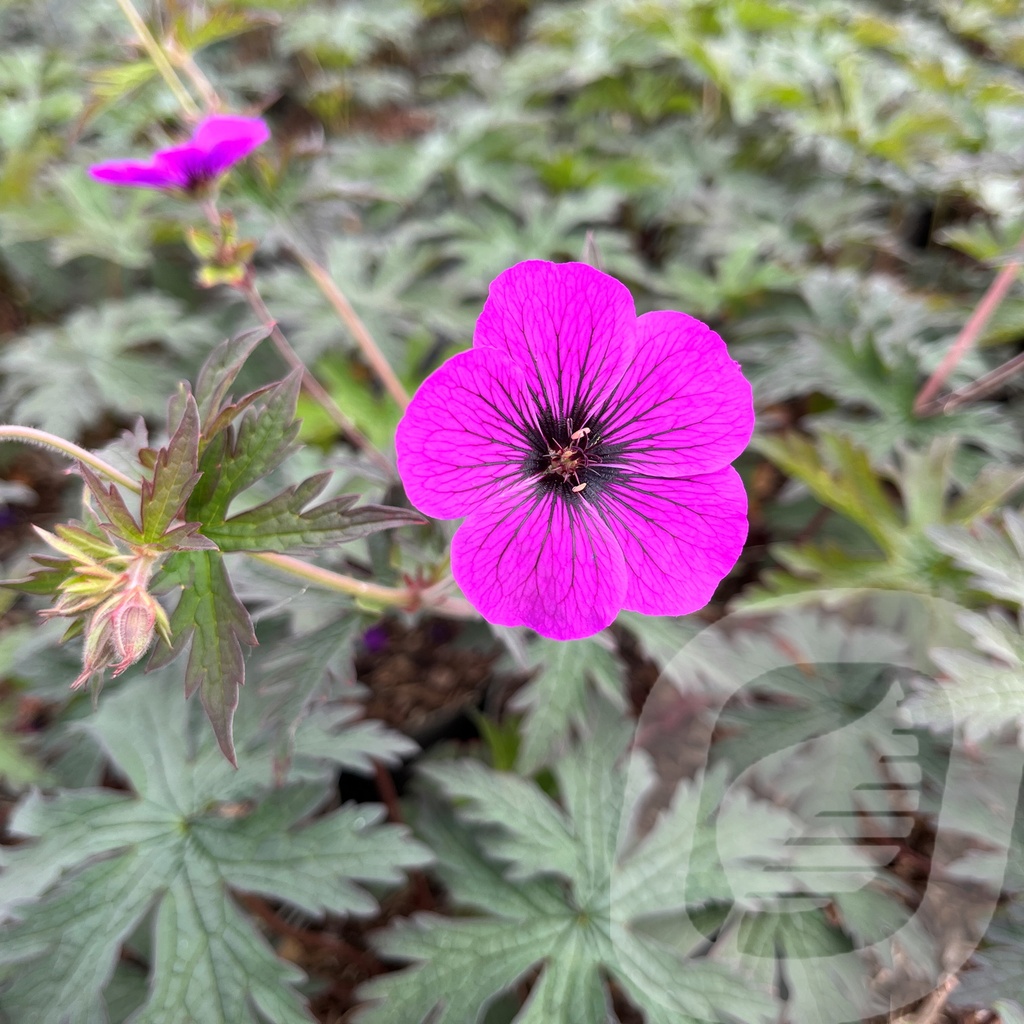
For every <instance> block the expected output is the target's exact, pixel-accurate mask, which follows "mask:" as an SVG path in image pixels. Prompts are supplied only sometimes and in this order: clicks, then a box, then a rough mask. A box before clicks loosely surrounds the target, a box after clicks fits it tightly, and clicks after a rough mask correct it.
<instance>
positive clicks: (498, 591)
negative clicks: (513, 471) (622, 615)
mask: <svg viewBox="0 0 1024 1024" xmlns="http://www.w3.org/2000/svg"><path fill="white" fill-rule="evenodd" d="M452 575H454V577H455V580H456V582H457V583H458V584H459V586H461V587H462V590H463V593H464V594H465V595H466V597H467V599H468V600H469V601H470V603H471V604H472V605H473V606H474V607H475V608H476V609H477V610H478V611H479V612H480V613H481V614H482V615H483V616H484V618H485V619H487V620H488V621H489V622H493V623H496V624H497V625H501V626H529V627H530V628H531V629H535V630H536V631H537V632H538V633H540V634H542V635H543V636H546V637H550V638H551V639H553V640H577V639H579V638H580V637H585V636H591V635H593V634H594V633H596V632H598V631H599V630H601V629H604V627H605V626H607V625H609V624H610V623H611V622H612V620H613V619H614V618H615V616H616V614H617V613H618V611H619V609H620V608H621V607H622V601H623V597H624V595H625V593H626V566H625V563H624V562H623V558H622V551H621V550H620V548H619V545H618V544H617V543H616V542H615V539H614V538H613V537H612V535H611V533H610V532H609V531H608V528H607V527H606V526H605V525H604V523H602V522H601V520H600V518H599V517H598V516H596V515H595V514H594V510H593V508H592V507H591V506H589V505H588V504H587V503H586V502H585V501H582V500H579V499H576V500H573V501H566V500H564V499H563V498H561V497H559V496H556V495H555V494H554V493H553V492H551V491H547V490H543V489H540V488H538V487H537V486H536V484H532V483H526V482H524V483H521V484H518V485H517V486H516V487H514V488H510V489H508V490H507V491H505V492H504V493H503V494H502V495H501V497H500V498H498V499H496V500H493V501H491V502H488V504H487V505H486V506H485V507H483V508H481V509H480V510H479V511H477V512H475V513H473V515H471V516H470V517H469V518H468V519H467V520H466V521H465V522H464V523H463V524H462V526H460V527H459V529H458V530H457V531H456V533H455V539H454V540H453V541H452Z"/></svg>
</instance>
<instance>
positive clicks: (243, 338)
mask: <svg viewBox="0 0 1024 1024" xmlns="http://www.w3.org/2000/svg"><path fill="white" fill-rule="evenodd" d="M268 334H270V328H269V327H263V326H260V327H254V328H253V329H252V330H251V331H244V332H243V333H241V334H236V335H235V337H233V338H228V339H227V340H226V341H222V342H221V343H220V344H219V345H218V346H217V347H216V348H215V349H214V350H213V351H212V352H211V353H210V355H209V358H208V359H207V360H206V362H205V363H203V368H202V369H201V370H200V371H199V377H198V378H197V379H196V404H197V405H198V406H199V416H200V418H201V419H202V421H203V423H204V424H206V427H207V429H206V430H204V432H203V433H204V434H205V436H207V437H210V436H211V434H212V431H211V430H210V429H209V427H210V424H209V421H210V420H211V419H213V418H214V417H215V416H216V415H217V413H219V412H220V410H221V407H222V406H223V405H224V402H225V400H226V399H227V395H228V391H229V390H230V388H231V385H232V384H234V382H235V378H236V377H237V376H238V373H239V371H240V370H241V369H242V367H243V366H244V365H245V361H246V360H247V359H248V358H249V356H250V355H251V354H252V351H253V349H254V348H256V346H257V345H258V344H259V343H260V342H261V341H262V340H263V339H264V338H265V337H267V335H268Z"/></svg>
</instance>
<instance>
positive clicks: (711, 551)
mask: <svg viewBox="0 0 1024 1024" xmlns="http://www.w3.org/2000/svg"><path fill="white" fill-rule="evenodd" d="M753 427H754V412H753V404H752V399H751V392H750V385H749V384H748V383H747V381H746V380H744V378H743V376H742V375H741V373H740V368H739V365H738V364H737V363H736V362H734V361H733V360H732V359H731V358H730V357H729V354H728V352H727V351H726V348H725V344H724V342H723V341H722V339H721V338H719V336H718V335H717V334H715V333H714V332H713V331H712V330H711V329H710V328H708V327H706V326H705V325H704V324H702V323H700V322H699V321H698V320H694V319H693V318H692V317H689V316H686V315H685V314H683V313H669V312H665V313H647V314H645V315H644V316H641V317H639V318H638V317H637V316H636V312H635V309H634V306H633V300H632V297H631V296H630V294H629V292H628V291H627V289H626V288H625V287H624V286H623V285H622V284H620V283H619V282H618V281H616V280H615V279H614V278H612V277H609V276H608V275H607V274H602V273H601V272H600V271H598V270H594V269H593V268H592V267H589V266H587V265H585V264H582V263H562V264H555V263H545V262H542V261H539V260H534V261H529V262H526V263H519V264H517V265H516V266H514V267H512V268H511V269H509V270H506V271H505V272H504V273H503V274H501V275H500V276H499V277H498V278H497V279H496V280H495V281H494V282H493V283H492V284H491V290H490V294H489V296H488V299H487V302H486V303H485V304H484V308H483V312H482V313H481V314H480V319H479V320H478V321H477V325H476V332H475V334H474V337H473V348H472V349H470V350H469V351H468V352H462V353H460V354H459V355H456V356H454V357H453V358H451V359H449V360H448V362H446V363H445V364H444V365H443V366H441V367H440V368H439V369H438V370H437V371H435V372H434V373H433V374H431V376H430V377H429V378H427V380H426V381H425V382H424V383H423V386H422V387H421V388H420V389H419V391H418V392H417V393H416V395H415V397H414V398H413V400H412V403H411V404H410V406H409V409H408V411H407V412H406V414H405V417H404V418H403V419H402V421H401V423H400V424H399V425H398V434H397V437H396V445H397V449H398V468H399V472H400V474H401V476H402V480H403V482H404V483H405V487H406V491H407V493H408V495H409V499H410V501H411V502H412V503H413V505H415V506H416V508H418V509H419V510H420V511H421V512H423V513H425V514H426V515H429V516H433V517H435V518H438V519H454V518H458V517H462V516H465V517H466V519H465V522H464V523H463V524H462V525H461V526H460V527H459V529H458V530H457V531H456V533H455V538H454V540H453V541H452V555H451V557H452V574H453V575H454V577H455V580H456V582H457V583H458V584H459V585H460V586H461V587H462V590H463V592H464V593H465V595H466V597H467V598H468V599H469V601H470V602H471V603H472V604H473V605H474V606H475V607H476V608H477V609H478V610H479V611H480V613H481V614H482V615H483V616H484V618H486V619H488V620H489V621H490V622H493V623H495V624H498V625H504V626H529V627H530V628H532V629H534V630H536V631H537V632H538V633H541V634H543V635H544V636H547V637H551V638H553V639H556V640H574V639H578V638H580V637H585V636H590V635H591V634H593V633H596V632H598V631H599V630H601V629H603V628H604V627H605V626H607V625H609V624H610V623H611V622H612V621H613V620H614V618H615V616H616V615H617V614H618V612H619V610H620V609H622V608H626V609H628V610H631V611H637V612H644V613H646V614H650V615H683V614H685V613H687V612H692V611H696V610H697V609H698V608H702V607H703V606H704V605H705V604H707V602H708V601H709V600H710V599H711V596H712V595H713V593H714V591H715V588H716V587H717V586H718V584H719V583H720V582H721V580H722V578H723V577H724V576H725V575H726V573H728V572H729V570H730V569H731V568H732V566H733V565H734V564H735V562H736V559H737V558H738V557H739V554H740V551H741V550H742V548H743V542H744V541H745V539H746V535H747V517H746V513H747V498H746V494H745V492H744V490H743V485H742V483H741V482H740V478H739V474H738V473H737V472H736V471H735V470H734V469H733V468H732V467H731V466H730V465H729V464H730V463H731V462H732V461H733V459H735V458H736V457H737V456H738V455H739V454H740V453H741V452H742V451H743V449H744V448H745V447H746V445H747V443H748V441H749V440H750V435H751V432H752V431H753Z"/></svg>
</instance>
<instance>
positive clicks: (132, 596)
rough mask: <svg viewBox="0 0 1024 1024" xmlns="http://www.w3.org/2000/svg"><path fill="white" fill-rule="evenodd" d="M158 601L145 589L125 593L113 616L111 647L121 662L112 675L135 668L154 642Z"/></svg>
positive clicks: (111, 621) (112, 612)
mask: <svg viewBox="0 0 1024 1024" xmlns="http://www.w3.org/2000/svg"><path fill="white" fill-rule="evenodd" d="M159 611H160V609H159V607H158V606H157V603H156V601H155V600H154V598H153V597H151V596H150V594H149V593H148V591H146V590H145V589H144V588H143V587H132V588H131V589H129V590H126V591H125V593H124V594H123V595H122V597H121V598H120V600H119V601H118V602H117V604H116V605H114V607H113V609H112V610H111V613H110V629H111V643H112V644H113V648H114V650H115V652H116V653H117V656H118V657H119V658H120V659H121V661H120V662H119V663H118V664H117V666H116V667H115V668H114V671H113V675H115V676H116V675H120V674H121V673H122V672H123V671H124V670H125V669H126V668H128V666H129V665H134V664H135V662H137V661H138V660H139V658H141V657H142V656H143V655H144V654H145V653H146V651H147V650H148V649H149V645H150V644H151V643H152V642H153V632H154V630H155V627H156V620H157V615H158V613H159Z"/></svg>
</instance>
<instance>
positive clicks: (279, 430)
mask: <svg viewBox="0 0 1024 1024" xmlns="http://www.w3.org/2000/svg"><path fill="white" fill-rule="evenodd" d="M301 383H302V374H301V371H298V370H296V371H295V372H294V373H290V374H289V375H288V376H287V377H285V378H284V380H282V381H280V382H279V383H277V384H275V385H274V386H273V387H272V388H270V389H269V390H267V391H266V393H265V394H264V396H263V399H262V401H260V402H259V403H255V404H254V405H252V406H251V407H250V408H248V409H246V411H245V413H244V415H243V417H242V420H241V422H240V423H239V425H238V428H237V434H235V435H234V436H233V437H232V436H228V437H227V438H226V440H225V441H224V442H223V443H218V439H219V438H220V437H221V436H222V435H221V434H218V435H217V437H216V438H214V439H213V440H212V441H211V442H210V444H209V445H207V447H206V449H205V450H204V451H203V454H202V457H201V458H200V460H199V469H200V470H201V471H202V472H203V473H207V472H210V473H211V474H212V475H215V477H216V486H215V487H211V486H210V485H206V486H203V487H198V488H197V489H196V491H195V493H194V495H193V500H192V501H190V502H189V504H188V518H189V519H190V520H195V521H197V522H201V523H204V524H208V523H211V522H217V521H218V520H220V521H223V519H224V518H225V517H226V515H227V510H228V505H229V504H230V503H231V501H232V500H233V499H234V498H235V497H236V496H237V495H239V494H241V493H242V492H243V491H244V490H246V489H247V488H249V487H251V486H252V485H253V484H254V483H256V482H257V481H259V480H261V479H262V478H263V477H265V476H266V475H267V474H268V473H270V472H272V471H273V470H275V469H276V468H277V467H278V466H279V465H280V464H281V463H282V462H283V461H284V460H285V459H286V458H287V457H288V455H290V454H291V451H292V443H293V442H294V440H295V437H296V435H297V434H298V432H299V424H298V423H297V422H296V420H295V406H296V404H297V402H298V398H299V387H300V386H301ZM225 434H228V435H230V432H228V431H225Z"/></svg>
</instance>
